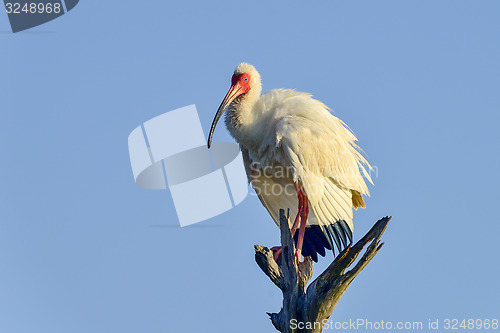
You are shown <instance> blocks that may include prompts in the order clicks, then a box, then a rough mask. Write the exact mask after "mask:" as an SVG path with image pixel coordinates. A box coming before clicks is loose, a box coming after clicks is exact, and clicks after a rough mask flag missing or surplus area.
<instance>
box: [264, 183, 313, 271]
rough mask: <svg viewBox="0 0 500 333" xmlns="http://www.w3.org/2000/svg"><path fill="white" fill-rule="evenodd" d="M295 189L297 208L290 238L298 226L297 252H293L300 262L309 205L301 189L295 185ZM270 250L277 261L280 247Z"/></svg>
mask: <svg viewBox="0 0 500 333" xmlns="http://www.w3.org/2000/svg"><path fill="white" fill-rule="evenodd" d="M295 189H296V190H297V197H298V199H299V206H298V212H297V216H296V217H295V221H294V222H293V225H292V229H291V230H290V232H291V233H292V237H293V236H295V232H296V231H297V228H298V227H299V224H300V230H299V240H298V242H297V250H296V252H295V255H296V256H297V258H298V259H299V260H300V256H301V253H302V244H303V242H304V233H305V231H306V221H307V215H308V213H309V204H308V202H307V197H306V195H305V194H304V192H303V191H302V188H301V187H300V186H299V185H295ZM304 199H305V200H304ZM304 208H305V209H304ZM301 221H304V223H302V224H301ZM301 235H302V236H301ZM271 250H272V251H273V252H274V260H276V261H277V260H278V258H279V256H280V255H281V251H282V250H281V246H275V247H273V248H271Z"/></svg>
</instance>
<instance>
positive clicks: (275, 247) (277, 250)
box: [271, 246, 282, 262]
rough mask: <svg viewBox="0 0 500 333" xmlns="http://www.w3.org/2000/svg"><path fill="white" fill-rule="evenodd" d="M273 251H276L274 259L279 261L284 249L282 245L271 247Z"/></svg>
mask: <svg viewBox="0 0 500 333" xmlns="http://www.w3.org/2000/svg"><path fill="white" fill-rule="evenodd" d="M271 251H273V253H274V261H276V262H278V258H279V257H280V255H281V251H282V249H281V246H274V247H272V248H271Z"/></svg>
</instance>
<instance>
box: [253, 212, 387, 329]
mask: <svg viewBox="0 0 500 333" xmlns="http://www.w3.org/2000/svg"><path fill="white" fill-rule="evenodd" d="M390 219H391V217H384V218H382V219H380V220H379V221H378V222H377V223H375V225H374V226H373V227H372V228H371V229H370V231H369V232H368V233H367V234H366V235H365V236H364V237H363V238H361V239H360V240H359V241H358V242H357V243H356V244H355V245H353V246H351V245H349V246H348V247H347V248H345V249H344V250H343V251H342V252H341V253H340V254H339V255H338V256H337V257H336V258H335V260H334V261H333V262H332V263H331V264H330V266H328V268H327V269H326V270H325V271H324V272H323V273H321V275H320V276H318V277H317V278H316V279H315V280H314V281H313V282H312V283H311V284H310V285H309V286H308V287H307V290H306V289H305V287H306V285H307V283H308V282H309V280H310V279H311V278H312V275H313V272H314V268H313V263H312V260H311V259H310V258H309V257H307V258H305V259H304V261H303V262H299V261H298V260H297V258H296V257H295V245H294V242H293V238H292V235H291V233H290V227H289V212H288V213H287V215H285V211H284V210H283V209H280V230H281V247H282V253H281V257H280V260H278V263H276V261H275V260H274V257H273V253H272V251H271V250H269V249H268V248H266V247H264V246H261V245H255V260H256V261H257V264H258V265H259V267H260V268H261V269H262V271H263V272H264V273H265V274H266V275H267V276H268V277H269V278H270V279H271V281H272V282H273V283H274V284H275V285H276V286H277V287H278V288H280V289H281V291H282V293H283V307H282V308H281V311H280V312H279V313H268V315H269V317H270V319H271V321H272V323H273V325H274V327H275V328H276V329H277V330H278V331H280V332H282V333H299V332H300V333H302V332H307V333H320V332H321V331H322V322H324V321H325V320H326V319H328V318H329V317H330V315H331V314H332V312H333V310H334V309H335V306H336V305H337V303H338V302H339V300H340V298H341V297H342V295H343V294H344V292H345V291H346V290H347V287H349V285H350V284H351V282H352V281H353V280H354V278H355V277H356V276H357V275H358V274H359V272H361V270H363V268H365V266H366V265H367V264H368V263H369V262H370V260H372V259H373V257H374V256H375V255H376V254H377V252H378V251H379V250H380V249H381V248H382V246H383V245H384V243H380V237H381V236H382V234H383V233H384V230H385V228H386V227H387V223H389V220H390ZM370 242H371V243H370ZM368 243H370V245H369V246H368V248H367V250H366V252H365V253H364V254H363V256H362V257H361V259H360V260H358V262H357V263H356V264H355V265H354V267H353V268H352V269H351V270H349V271H347V272H346V270H347V269H348V268H349V267H350V266H351V265H352V264H353V263H354V261H355V260H356V258H357V257H358V255H359V254H360V253H361V251H362V250H363V248H364V247H365V246H366V245H367V244H368ZM325 322H326V321H325ZM301 327H302V328H301Z"/></svg>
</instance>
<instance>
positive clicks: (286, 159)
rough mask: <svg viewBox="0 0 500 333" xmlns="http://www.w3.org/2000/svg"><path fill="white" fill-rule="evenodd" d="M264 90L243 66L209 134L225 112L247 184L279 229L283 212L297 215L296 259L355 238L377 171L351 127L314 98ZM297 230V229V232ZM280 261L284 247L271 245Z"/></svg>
mask: <svg viewBox="0 0 500 333" xmlns="http://www.w3.org/2000/svg"><path fill="white" fill-rule="evenodd" d="M261 93H262V83H261V77H260V74H259V72H258V71H257V70H256V69H255V67H254V66H253V65H250V64H248V63H241V64H239V65H238V66H237V67H236V69H235V70H234V73H233V75H232V77H231V87H230V89H229V91H228V92H227V94H226V96H225V97H224V99H223V101H222V103H221V104H220V106H219V108H218V110H217V112H216V114H215V117H214V119H213V122H212V125H211V128H210V132H209V135H208V140H207V144H208V148H209V149H210V146H211V143H212V138H213V135H214V131H215V127H216V125H217V123H218V121H219V119H220V117H221V116H222V115H223V114H224V112H225V113H226V116H225V123H226V127H227V129H228V131H229V133H230V134H231V135H232V137H233V138H234V139H235V140H236V142H237V143H238V144H239V148H240V150H241V153H242V157H243V163H244V167H245V171H246V174H247V177H248V181H249V183H250V184H251V185H252V187H253V189H254V190H255V192H256V194H257V196H258V198H259V199H260V201H261V203H262V204H263V205H264V207H265V208H266V209H267V211H268V212H269V214H270V215H271V217H272V219H273V220H274V222H275V223H276V224H277V225H278V227H279V210H280V209H285V210H286V209H290V210H289V212H290V216H291V217H292V218H293V216H295V219H294V222H293V224H292V225H291V226H290V227H291V233H292V237H293V239H294V241H295V244H296V252H295V255H296V257H297V258H298V260H301V258H302V256H303V257H304V258H306V257H310V258H311V259H312V260H313V261H315V262H317V261H318V254H319V255H321V256H323V257H324V256H325V254H326V250H332V251H333V253H334V255H335V247H337V249H338V251H339V253H340V252H341V251H342V250H343V249H344V248H346V247H348V245H350V244H352V241H353V209H358V208H365V207H366V205H365V201H364V198H363V195H366V196H369V190H368V187H367V184H366V182H365V179H366V180H368V181H369V182H370V183H371V184H372V185H373V181H372V179H371V178H370V174H369V170H373V168H372V167H371V165H370V164H369V163H368V161H367V160H366V158H365V157H364V156H363V151H362V150H361V148H360V147H359V146H358V145H357V144H356V142H357V138H356V136H355V135H354V133H353V132H352V130H351V129H350V128H349V127H348V126H347V125H346V124H345V123H344V122H343V121H342V120H340V119H339V118H337V117H336V116H334V115H333V114H332V110H331V109H330V108H328V107H327V106H326V105H325V104H323V103H322V102H321V101H319V100H317V99H315V98H313V95H312V94H310V93H305V92H299V91H296V90H294V89H273V90H270V91H267V92H265V93H263V94H261ZM297 231H298V232H297ZM272 250H273V252H274V258H275V259H276V260H278V258H279V255H280V253H281V248H280V247H273V248H272Z"/></svg>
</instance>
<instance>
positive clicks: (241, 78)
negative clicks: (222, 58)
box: [231, 73, 250, 94]
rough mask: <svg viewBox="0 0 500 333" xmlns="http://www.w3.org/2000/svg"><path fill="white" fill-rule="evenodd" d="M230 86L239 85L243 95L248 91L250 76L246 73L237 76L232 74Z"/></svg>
mask: <svg viewBox="0 0 500 333" xmlns="http://www.w3.org/2000/svg"><path fill="white" fill-rule="evenodd" d="M231 85H232V86H235V85H239V86H240V87H241V93H242V94H244V93H246V92H248V91H249V90H250V75H249V74H247V73H242V74H239V75H235V74H233V77H232V78H231Z"/></svg>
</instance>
